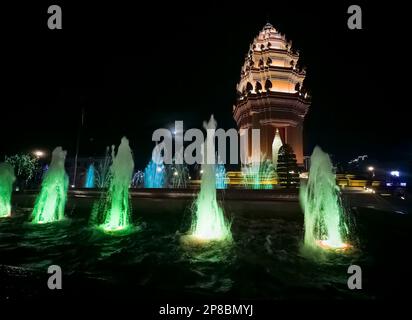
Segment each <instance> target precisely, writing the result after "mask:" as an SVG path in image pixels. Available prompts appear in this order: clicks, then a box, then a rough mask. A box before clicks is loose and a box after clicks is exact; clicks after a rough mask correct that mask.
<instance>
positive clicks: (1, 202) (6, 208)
mask: <svg viewBox="0 0 412 320" xmlns="http://www.w3.org/2000/svg"><path fill="white" fill-rule="evenodd" d="M15 180H16V177H15V176H14V169H13V166H12V165H11V164H9V163H7V162H2V163H0V218H3V217H9V216H10V215H11V193H12V191H13V183H14V181H15Z"/></svg>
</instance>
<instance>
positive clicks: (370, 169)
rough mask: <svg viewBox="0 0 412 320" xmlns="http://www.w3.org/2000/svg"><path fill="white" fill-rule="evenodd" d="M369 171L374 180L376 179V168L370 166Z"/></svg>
mask: <svg viewBox="0 0 412 320" xmlns="http://www.w3.org/2000/svg"><path fill="white" fill-rule="evenodd" d="M368 171H369V172H370V173H371V174H372V178H374V177H375V168H374V167H372V166H369V167H368Z"/></svg>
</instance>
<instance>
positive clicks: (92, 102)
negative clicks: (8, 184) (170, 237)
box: [0, 1, 412, 167]
mask: <svg viewBox="0 0 412 320" xmlns="http://www.w3.org/2000/svg"><path fill="white" fill-rule="evenodd" d="M330 2H332V1H330ZM333 2H335V1H333ZM369 2H370V1H369ZM58 3H59V2H55V1H53V2H51V3H50V4H43V5H35V4H32V5H30V6H27V5H26V6H23V5H21V6H20V7H19V8H13V9H10V10H11V11H10V17H9V19H7V20H6V21H3V23H5V24H6V25H7V26H5V27H3V29H2V30H3V32H4V31H6V35H5V37H3V40H2V42H3V46H2V48H3V49H2V51H3V53H5V57H3V59H2V60H3V68H2V76H3V78H4V79H5V80H6V81H5V82H6V83H3V85H2V87H3V90H2V91H3V93H2V95H1V100H2V103H1V123H2V126H3V130H2V131H3V135H2V137H3V138H2V139H1V144H0V157H1V158H3V157H4V155H5V154H13V153H16V152H20V151H31V150H33V149H34V148H46V149H48V150H52V149H53V148H54V147H55V146H57V145H62V146H63V148H65V149H67V150H68V152H69V156H73V155H74V152H75V145H76V135H77V129H78V127H79V122H80V115H81V109H82V108H84V110H85V118H84V121H85V122H84V128H83V130H82V133H81V143H80V154H81V155H83V156H96V155H103V154H104V150H105V146H107V145H111V144H118V143H119V142H120V138H121V137H122V136H123V135H126V136H127V137H128V138H129V139H130V143H131V146H132V148H133V150H134V153H135V157H136V162H137V166H140V167H142V166H144V164H145V163H146V162H147V161H148V159H149V157H150V151H151V149H152V147H153V142H152V141H151V135H152V132H153V130H155V129H157V128H161V127H170V126H171V124H172V123H173V122H174V121H175V120H184V122H185V129H189V128H192V127H201V125H202V122H203V120H206V119H208V118H209V116H210V114H212V113H213V114H214V115H215V117H216V119H217V121H218V125H219V126H220V127H223V128H226V129H228V128H232V127H236V124H235V122H234V121H233V119H232V106H233V104H234V103H235V96H236V92H235V88H236V83H237V82H238V80H239V77H240V68H241V65H242V64H243V60H244V56H245V54H246V52H247V51H248V48H249V44H250V43H251V42H252V40H253V38H254V37H255V36H256V35H257V34H258V32H259V31H260V30H261V29H262V28H263V26H264V25H265V23H266V22H268V21H269V22H270V23H272V24H273V25H274V26H275V27H276V28H278V29H279V30H280V31H281V32H282V33H285V34H286V36H287V38H288V39H291V40H292V41H293V46H294V47H296V48H297V49H299V50H300V52H301V59H302V61H303V63H304V65H305V66H306V67H307V79H306V87H308V89H309V90H310V92H311V94H312V105H311V108H310V111H309V113H308V115H307V117H306V120H305V144H306V145H305V153H306V154H308V155H309V154H310V153H311V150H312V149H313V147H314V146H315V145H316V144H318V145H320V146H321V147H323V148H324V149H325V150H326V151H328V152H330V153H332V154H333V155H334V156H335V157H336V158H337V159H341V160H349V159H351V158H354V157H355V156H358V155H361V154H369V155H370V156H371V157H376V158H378V159H380V160H382V161H386V160H407V161H410V160H411V159H412V139H411V134H410V119H409V116H408V115H407V112H408V109H409V108H410V103H409V102H408V99H407V98H406V96H407V94H406V93H407V92H408V87H409V86H410V85H409V83H408V82H404V81H403V80H401V78H400V76H398V75H396V74H395V73H402V69H404V70H405V72H406V68H408V66H407V65H406V64H407V63H406V62H405V61H403V59H404V55H407V54H408V52H407V51H406V47H405V44H404V43H405V41H404V38H403V37H405V35H403V34H402V30H403V31H405V29H402V28H400V29H399V28H398V27H397V26H398V24H402V23H404V22H405V20H402V18H400V17H399V16H396V18H394V16H393V14H395V11H396V14H398V13H399V11H398V10H400V9H399V8H398V7H395V6H389V5H386V6H383V5H382V6H381V7H379V6H378V5H376V4H374V6H371V5H370V4H369V5H364V4H362V3H360V2H357V4H360V5H361V7H362V9H363V28H364V29H363V30H349V29H348V28H347V17H348V14H347V13H346V12H347V8H348V6H349V4H353V3H352V2H351V3H341V4H327V5H325V4H309V3H306V4H303V5H302V4H297V3H296V2H293V3H291V4H290V5H282V6H281V5H279V4H278V3H277V2H276V1H272V2H262V3H257V2H249V4H241V3H240V2H235V3H234V4H231V5H227V6H225V7H223V5H222V4H221V3H214V4H213V2H209V4H208V5H199V4H198V3H196V4H195V3H194V4H192V5H183V4H181V5H179V4H176V3H173V4H169V5H161V4H160V3H158V2H153V4H152V5H149V6H147V8H146V7H145V8H144V7H143V6H141V7H130V6H129V5H128V4H125V3H124V4H123V3H120V2H118V1H116V2H114V3H113V4H112V5H111V6H108V5H106V4H103V3H98V4H96V5H95V6H93V7H85V6H84V5H81V6H80V5H77V6H76V5H74V4H70V3H64V4H62V10H63V30H49V29H48V28H47V17H48V15H47V7H48V5H51V4H58ZM319 3H320V2H319ZM392 11H394V12H392ZM5 12H6V11H5ZM12 12H13V13H16V12H19V16H18V17H19V23H17V22H16V21H14V20H12V19H13V17H15V16H14V14H12ZM6 13H7V12H6ZM9 20H10V21H9ZM402 21H403V22H402ZM7 30H9V31H7ZM408 38H410V36H409V35H408ZM405 91H406V92H405Z"/></svg>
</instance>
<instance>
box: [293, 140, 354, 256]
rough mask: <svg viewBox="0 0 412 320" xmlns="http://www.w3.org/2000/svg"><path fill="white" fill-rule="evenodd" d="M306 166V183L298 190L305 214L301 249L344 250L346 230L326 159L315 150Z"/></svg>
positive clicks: (336, 190)
mask: <svg viewBox="0 0 412 320" xmlns="http://www.w3.org/2000/svg"><path fill="white" fill-rule="evenodd" d="M310 162H311V164H310V171H309V180H308V182H307V184H303V185H302V186H301V189H300V203H301V206H302V208H303V210H304V214H305V219H304V222H305V237H304V246H305V248H309V249H316V248H319V247H323V248H331V249H341V248H346V247H347V246H348V245H347V244H346V243H345V242H344V238H345V237H347V235H348V228H347V225H346V223H345V221H344V211H343V208H342V205H341V201H340V192H339V187H338V186H337V185H336V177H335V174H334V173H333V171H332V163H331V161H330V158H329V155H328V154H327V153H325V152H323V151H322V149H321V148H319V147H315V149H314V150H313V153H312V156H311V158H310Z"/></svg>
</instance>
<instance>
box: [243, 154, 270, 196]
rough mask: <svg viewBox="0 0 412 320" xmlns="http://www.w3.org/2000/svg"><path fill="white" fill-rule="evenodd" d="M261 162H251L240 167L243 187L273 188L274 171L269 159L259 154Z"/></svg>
mask: <svg viewBox="0 0 412 320" xmlns="http://www.w3.org/2000/svg"><path fill="white" fill-rule="evenodd" d="M261 159H262V161H261V162H253V163H251V164H249V165H245V166H243V167H242V173H243V177H244V187H245V188H251V189H273V184H274V183H275V178H276V173H275V170H274V168H273V164H272V162H271V161H270V160H267V159H265V156H264V155H262V156H261Z"/></svg>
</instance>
